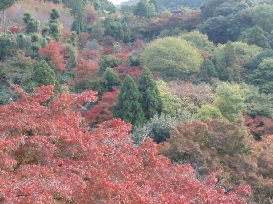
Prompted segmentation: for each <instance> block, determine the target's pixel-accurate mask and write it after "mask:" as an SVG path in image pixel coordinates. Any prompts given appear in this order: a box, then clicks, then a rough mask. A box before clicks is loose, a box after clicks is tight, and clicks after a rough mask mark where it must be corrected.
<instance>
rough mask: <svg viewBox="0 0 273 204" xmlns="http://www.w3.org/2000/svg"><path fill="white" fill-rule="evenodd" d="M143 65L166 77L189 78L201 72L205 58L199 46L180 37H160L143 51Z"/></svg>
mask: <svg viewBox="0 0 273 204" xmlns="http://www.w3.org/2000/svg"><path fill="white" fill-rule="evenodd" d="M141 58H142V63H143V65H145V66H147V67H149V68H150V69H151V71H156V72H158V73H159V74H160V75H161V76H162V77H164V78H187V77H188V76H189V75H191V74H196V73H198V72H199V68H200V66H201V64H202V62H203V58H202V56H201V54H200V52H199V51H198V49H197V48H195V47H194V46H191V45H190V44H189V43H188V42H187V41H186V40H184V39H181V38H179V37H166V38H160V39H157V40H155V41H153V42H151V43H150V44H149V45H148V46H147V47H146V49H145V50H144V52H143V53H142V56H141Z"/></svg>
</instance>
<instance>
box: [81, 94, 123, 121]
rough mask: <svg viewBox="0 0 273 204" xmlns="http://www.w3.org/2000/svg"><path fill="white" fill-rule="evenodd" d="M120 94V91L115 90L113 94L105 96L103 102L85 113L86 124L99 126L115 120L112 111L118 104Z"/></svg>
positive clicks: (99, 102)
mask: <svg viewBox="0 0 273 204" xmlns="http://www.w3.org/2000/svg"><path fill="white" fill-rule="evenodd" d="M119 93H120V90H119V89H115V90H114V91H113V92H107V93H105V94H103V96H102V98H101V100H100V101H98V102H97V104H95V105H93V106H92V107H91V109H90V110H88V111H86V112H85V113H84V118H85V119H86V122H88V123H90V124H99V123H102V122H104V121H107V120H110V119H113V117H114V116H113V113H112V109H113V107H114V105H115V104H116V102H117V99H118V95H119Z"/></svg>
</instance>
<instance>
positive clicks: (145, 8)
mask: <svg viewBox="0 0 273 204" xmlns="http://www.w3.org/2000/svg"><path fill="white" fill-rule="evenodd" d="M133 12H134V14H135V15H136V16H139V17H144V18H151V17H154V16H155V14H156V7H155V4H153V3H150V2H148V1H147V0H140V1H139V2H138V3H137V4H136V5H135V7H134V10H133Z"/></svg>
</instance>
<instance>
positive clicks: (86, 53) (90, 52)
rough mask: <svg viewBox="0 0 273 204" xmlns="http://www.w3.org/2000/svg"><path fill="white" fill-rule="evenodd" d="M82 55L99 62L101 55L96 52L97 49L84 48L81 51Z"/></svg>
mask: <svg viewBox="0 0 273 204" xmlns="http://www.w3.org/2000/svg"><path fill="white" fill-rule="evenodd" d="M80 56H81V57H83V58H84V59H85V60H93V61H96V62H98V61H99V59H100V57H101V55H100V54H99V53H98V52H96V51H95V50H89V49H83V50H82V51H81V52H80Z"/></svg>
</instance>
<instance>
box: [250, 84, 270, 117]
mask: <svg viewBox="0 0 273 204" xmlns="http://www.w3.org/2000/svg"><path fill="white" fill-rule="evenodd" d="M249 89H250V90H251V92H250V96H249V97H247V98H246V100H245V104H246V106H247V114H248V115H250V116H251V117H253V118H255V117H256V116H257V115H262V116H265V117H268V118H271V119H273V94H264V93H259V91H258V87H255V86H251V87H249Z"/></svg>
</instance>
